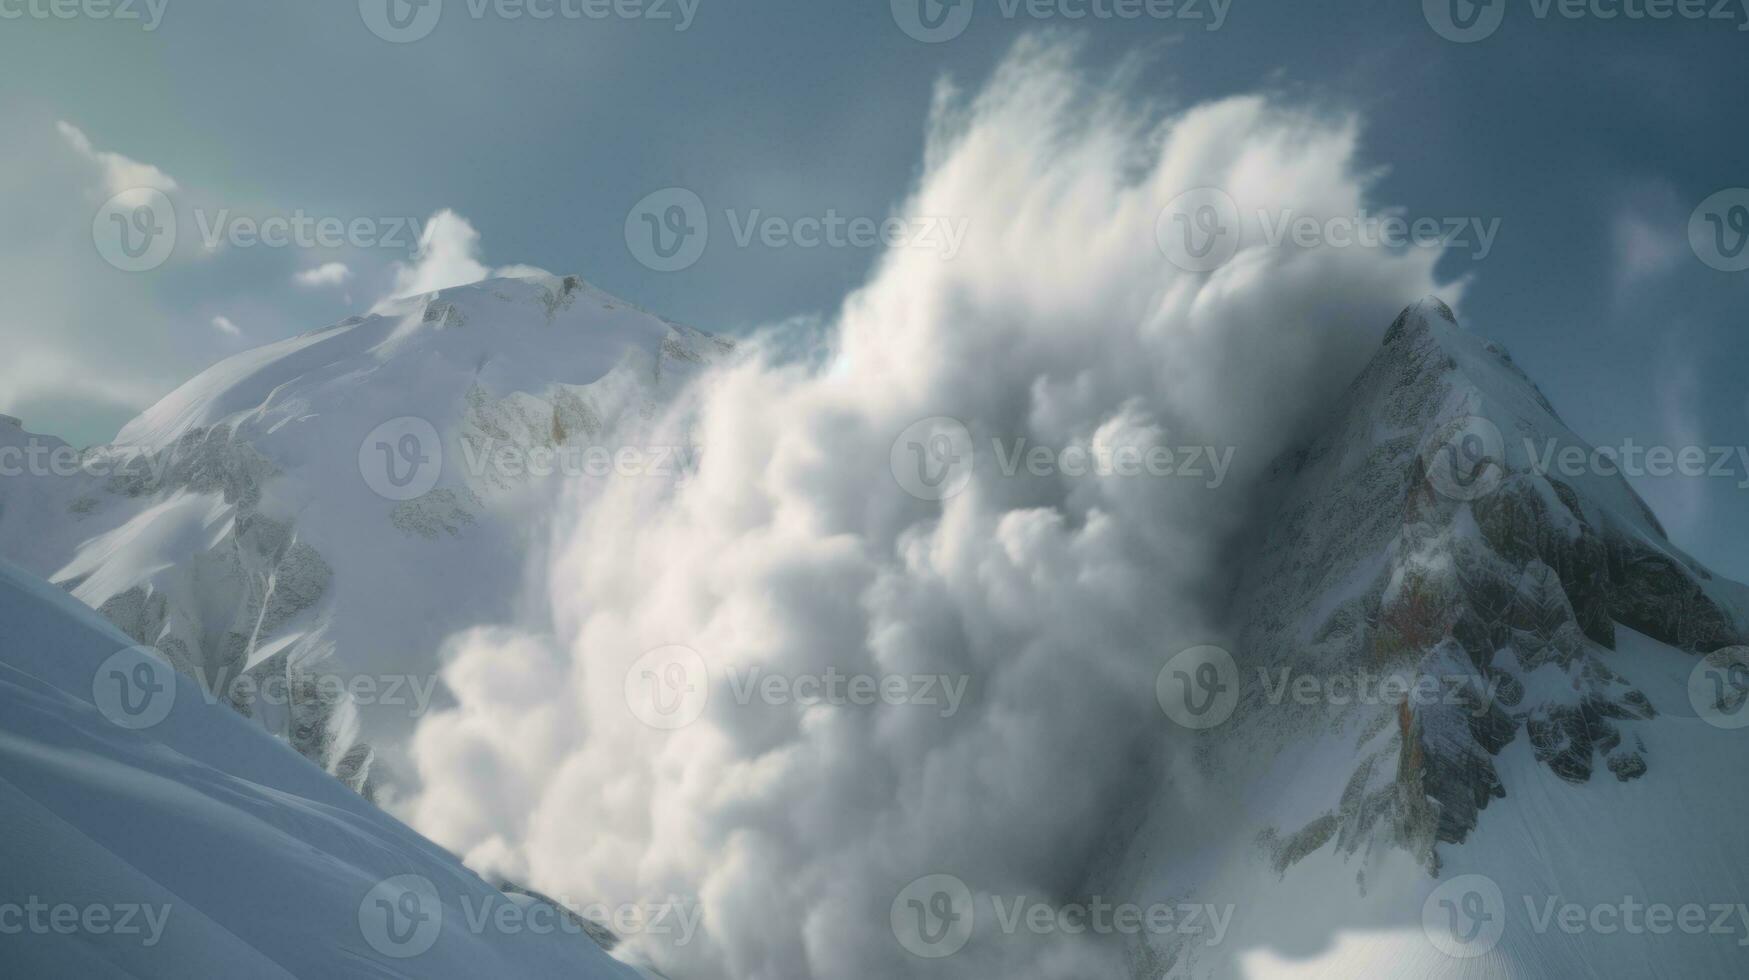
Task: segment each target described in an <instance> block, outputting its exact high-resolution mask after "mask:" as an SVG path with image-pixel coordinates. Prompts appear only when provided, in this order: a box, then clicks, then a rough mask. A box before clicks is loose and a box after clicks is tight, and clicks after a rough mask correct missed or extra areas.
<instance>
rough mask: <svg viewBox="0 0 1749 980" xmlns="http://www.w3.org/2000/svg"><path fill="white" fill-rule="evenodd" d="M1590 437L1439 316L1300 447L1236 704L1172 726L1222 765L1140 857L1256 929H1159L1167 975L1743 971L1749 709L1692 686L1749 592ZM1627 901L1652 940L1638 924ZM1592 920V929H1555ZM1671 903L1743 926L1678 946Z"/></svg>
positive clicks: (1375, 366) (1423, 318)
mask: <svg viewBox="0 0 1749 980" xmlns="http://www.w3.org/2000/svg"><path fill="white" fill-rule="evenodd" d="M1565 447H1582V448H1585V449H1587V450H1588V449H1589V447H1586V446H1585V444H1584V442H1583V441H1582V440H1580V439H1579V437H1578V436H1576V435H1575V434H1574V433H1573V432H1572V431H1571V430H1569V429H1568V428H1567V426H1566V425H1565V424H1564V423H1562V422H1561V421H1560V419H1559V418H1558V416H1557V415H1556V414H1555V411H1554V409H1553V408H1552V407H1551V406H1550V405H1549V404H1548V402H1547V400H1546V399H1545V398H1544V397H1543V396H1542V394H1541V393H1540V392H1538V391H1537V389H1536V386H1535V385H1534V384H1533V383H1532V382H1531V381H1530V379H1529V378H1528V377H1526V376H1525V375H1524V374H1523V372H1522V371H1521V370H1519V368H1518V367H1517V366H1516V365H1514V364H1513V363H1512V361H1511V359H1510V358H1509V357H1508V356H1507V355H1506V354H1505V352H1504V351H1502V350H1501V349H1500V348H1499V347H1498V346H1497V345H1494V344H1491V343H1488V342H1486V341H1483V340H1482V339H1480V338H1478V337H1476V336H1475V335H1473V334H1470V333H1468V332H1466V331H1464V330H1463V329H1462V328H1461V327H1459V326H1458V325H1457V323H1456V322H1455V319H1454V317H1453V315H1452V313H1451V311H1450V310H1449V309H1448V308H1447V307H1446V306H1445V305H1444V304H1443V303H1441V302H1439V301H1438V300H1428V301H1425V302H1423V303H1421V304H1418V305H1417V306H1415V307H1412V308H1410V309H1409V310H1407V311H1405V312H1404V314H1403V315H1402V316H1401V317H1400V318H1399V319H1398V320H1397V322H1396V323H1395V324H1394V325H1393V327H1392V328H1391V330H1390V331H1389V333H1388V335H1387V337H1386V339H1385V341H1384V344H1383V347H1382V349H1381V350H1380V351H1379V353H1378V354H1377V355H1376V356H1375V358H1374V360H1373V361H1372V362H1371V363H1370V365H1369V366H1368V367H1367V368H1366V370H1365V371H1364V372H1363V373H1362V374H1361V375H1360V377H1359V378H1357V379H1356V381H1355V382H1354V384H1353V386H1352V387H1351V388H1350V390H1349V391H1348V393H1347V395H1346V396H1345V399H1344V401H1343V402H1342V403H1341V404H1340V405H1339V407H1338V409H1337V411H1336V412H1335V414H1334V417H1333V418H1332V419H1331V420H1330V423H1329V425H1328V427H1327V428H1326V429H1325V431H1324V434H1323V435H1322V436H1321V437H1320V438H1318V439H1317V440H1315V441H1314V442H1313V443H1311V444H1310V445H1309V446H1307V447H1305V448H1304V449H1303V450H1302V451H1300V452H1297V453H1295V454H1293V455H1292V456H1291V457H1290V458H1287V459H1284V460H1282V461H1281V463H1280V465H1279V466H1278V469H1277V473H1276V480H1275V483H1274V488H1273V489H1274V496H1273V501H1272V507H1271V511H1270V513H1269V514H1268V515H1267V517H1266V519H1265V520H1264V521H1263V522H1262V526H1261V527H1260V530H1259V533H1258V540H1257V542H1256V545H1255V547H1254V549H1253V553H1252V554H1251V555H1250V557H1249V558H1248V559H1247V561H1246V564H1245V568H1246V572H1245V575H1244V578H1243V581H1242V584H1241V587H1240V588H1239V590H1238V593H1237V595H1236V596H1235V600H1234V620H1235V623H1236V627H1235V633H1236V635H1237V636H1238V642H1237V644H1236V645H1235V647H1234V649H1233V650H1232V651H1231V659H1230V661H1228V662H1227V663H1216V666H1217V667H1218V668H1219V671H1217V673H1219V674H1220V678H1221V680H1223V681H1225V682H1228V683H1230V684H1232V685H1233V686H1234V687H1235V688H1236V692H1237V699H1236V701H1233V702H1228V704H1230V706H1231V714H1230V716H1228V717H1225V718H1224V719H1219V723H1218V724H1212V725H1210V726H1209V727H1207V728H1206V729H1205V730H1199V731H1186V730H1182V729H1181V730H1177V731H1175V732H1173V733H1172V735H1171V737H1173V738H1177V739H1183V740H1186V741H1187V742H1189V743H1191V744H1192V745H1193V746H1194V750H1195V751H1194V753H1193V758H1194V760H1195V763H1194V764H1193V765H1191V766H1189V767H1188V768H1186V769H1185V770H1184V771H1182V772H1179V773H1177V774H1175V778H1174V779H1173V780H1171V781H1170V783H1169V784H1168V785H1166V786H1163V787H1162V790H1161V793H1160V797H1159V800H1158V801H1157V802H1156V804H1155V805H1154V806H1153V808H1152V809H1151V810H1149V811H1148V812H1147V813H1146V814H1145V815H1144V817H1143V818H1142V821H1143V826H1142V828H1141V830H1140V831H1139V832H1138V833H1137V834H1136V835H1135V836H1134V838H1133V840H1134V843H1133V844H1132V845H1130V847H1129V848H1128V850H1127V851H1126V852H1125V853H1124V854H1123V856H1122V857H1121V858H1120V859H1119V860H1117V861H1115V862H1114V864H1115V870H1113V871H1112V872H1111V879H1112V882H1113V883H1114V884H1115V885H1116V887H1117V888H1118V889H1119V890H1121V891H1124V892H1128V893H1130V894H1136V895H1140V896H1142V901H1144V902H1153V901H1162V900H1169V899H1181V898H1182V897H1183V896H1186V895H1189V896H1192V898H1193V900H1194V901H1197V902H1206V903H1211V904H1216V905H1227V904H1230V905H1232V907H1233V909H1234V925H1233V927H1232V929H1231V931H1230V933H1229V934H1228V936H1227V937H1226V938H1225V939H1224V940H1223V942H1222V943H1221V944H1220V946H1219V947H1218V948H1211V947H1209V946H1208V945H1206V944H1204V943H1201V942H1199V941H1196V940H1195V939H1191V938H1187V937H1183V936H1172V937H1166V938H1160V937H1156V940H1155V941H1153V942H1149V943H1145V944H1139V945H1138V963H1139V964H1141V965H1140V966H1138V968H1137V971H1136V972H1137V975H1138V976H1142V977H1151V976H1157V975H1162V974H1163V973H1164V972H1165V971H1167V970H1168V969H1180V970H1185V971H1186V972H1188V974H1190V975H1196V976H1240V975H1244V976H1365V975H1415V976H1421V975H1432V976H1491V977H1499V976H1510V977H1545V976H1574V977H1581V976H1601V977H1647V976H1668V977H1687V976H1727V975H1736V974H1740V973H1741V972H1742V970H1743V968H1744V965H1745V964H1746V963H1749V910H1745V909H1742V906H1741V904H1740V903H1743V902H1745V900H1746V899H1749V872H1746V871H1745V870H1744V869H1746V868H1749V828H1746V827H1745V826H1744V824H1743V821H1742V820H1741V814H1742V813H1743V812H1745V811H1744V806H1745V804H1749V786H1746V785H1745V782H1744V781H1743V780H1742V779H1741V778H1740V774H1741V772H1742V768H1743V764H1744V762H1745V761H1746V760H1749V743H1745V741H1744V736H1743V733H1742V732H1741V731H1735V730H1732V729H1731V728H1730V727H1728V726H1729V724H1730V719H1732V718H1734V717H1736V715H1735V712H1749V709H1743V708H1742V701H1743V698H1744V695H1745V691H1744V690H1743V689H1742V686H1741V685H1738V687H1737V688H1736V689H1734V690H1733V689H1731V688H1730V687H1729V686H1727V687H1726V688H1724V689H1721V692H1720V693H1719V694H1718V698H1719V699H1720V700H1719V701H1718V703H1716V704H1715V703H1709V702H1708V701H1707V697H1708V695H1705V686H1704V682H1696V683H1694V684H1693V685H1691V679H1692V678H1696V677H1701V678H1704V677H1705V676H1706V675H1705V673H1704V670H1703V665H1706V664H1710V665H1711V666H1714V667H1717V668H1719V670H1718V671H1717V673H1718V674H1719V676H1726V677H1729V676H1741V675H1740V673H1739V674H1737V675H1732V674H1730V668H1731V666H1732V665H1733V664H1746V665H1749V649H1744V648H1742V647H1741V646H1739V645H1740V644H1743V643H1744V642H1745V636H1746V635H1749V631H1746V630H1745V623H1746V619H1745V610H1744V607H1743V605H1742V595H1743V590H1742V587H1741V586H1738V585H1736V584H1734V583H1729V582H1725V581H1723V580H1720V579H1718V578H1716V577H1715V576H1713V575H1712V574H1711V573H1710V572H1708V571H1707V570H1706V569H1704V568H1702V567H1701V566H1700V565H1698V564H1697V563H1696V562H1695V561H1694V560H1693V559H1691V558H1689V557H1688V556H1687V555H1685V554H1683V553H1682V552H1681V551H1680V550H1678V549H1677V548H1676V547H1675V546H1674V545H1672V544H1671V543H1670V542H1669V540H1668V539H1667V538H1666V536H1665V534H1664V531H1663V529H1662V528H1661V527H1660V526H1659V524H1658V522H1657V520H1656V518H1655V517H1654V516H1653V515H1652V513H1651V512H1650V510H1649V509H1648V508H1647V507H1646V506H1645V504H1644V503H1642V502H1641V500H1640V499H1639V497H1638V496H1637V495H1635V494H1634V492H1633V491H1632V489H1631V488H1629V486H1628V485H1627V484H1626V482H1625V481H1623V480H1622V479H1621V478H1620V477H1619V476H1616V475H1614V474H1612V473H1610V472H1607V468H1602V467H1599V468H1591V469H1590V471H1583V470H1586V469H1587V468H1584V467H1582V468H1581V470H1582V471H1574V472H1568V471H1566V470H1561V471H1560V472H1556V471H1554V470H1552V469H1551V468H1549V467H1547V466H1544V465H1543V460H1545V459H1547V458H1548V456H1547V454H1548V453H1549V452H1550V451H1551V449H1552V451H1553V452H1555V453H1559V451H1560V450H1561V449H1562V448H1565ZM1210 676H1211V677H1212V676H1215V674H1211V675H1210ZM1386 679H1390V681H1389V682H1387V680H1386ZM1392 683H1394V684H1395V686H1394V687H1393V686H1391V685H1392ZM1211 690H1212V687H1211ZM1162 697H1163V699H1164V698H1166V697H1167V695H1166V694H1164V693H1163V694H1162ZM1210 703H1213V702H1210ZM1211 720H1215V719H1211ZM1745 720H1746V721H1749V714H1746V715H1745ZM1624 900H1625V902H1626V903H1627V904H1630V905H1631V904H1633V903H1638V905H1639V906H1640V909H1641V910H1640V912H1639V913H1638V914H1639V920H1638V921H1639V922H1640V927H1639V928H1638V929H1630V928H1628V927H1627V926H1626V925H1625V923H1624V918H1623V916H1622V915H1621V914H1619V913H1612V912H1610V911H1607V910H1608V909H1610V908H1618V907H1621V906H1623V904H1624ZM1448 902H1451V903H1456V904H1455V905H1448V904H1444V903H1448ZM1569 904H1571V905H1573V906H1576V907H1578V908H1580V909H1582V910H1583V913H1584V915H1585V916H1586V920H1585V922H1584V923H1582V924H1581V926H1580V927H1579V928H1578V929H1577V930H1571V931H1570V930H1569V929H1568V928H1567V927H1566V926H1564V925H1563V924H1562V923H1561V922H1560V921H1559V920H1551V919H1549V918H1548V915H1547V914H1546V913H1547V912H1548V911H1549V910H1550V909H1551V908H1553V909H1557V910H1559V909H1565V908H1566V907H1567V906H1568V905H1569ZM1648 905H1660V906H1667V907H1670V908H1671V909H1672V910H1673V911H1679V910H1680V909H1682V908H1683V907H1684V906H1688V905H1699V906H1702V907H1705V908H1708V909H1711V910H1712V912H1713V913H1716V912H1719V911H1721V910H1722V911H1723V912H1724V913H1725V915H1724V918H1723V920H1722V921H1723V925H1722V927H1721V928H1707V929H1703V930H1701V931H1700V932H1699V933H1696V932H1694V931H1692V930H1691V929H1687V928H1678V927H1675V926H1671V925H1669V924H1666V927H1665V928H1664V929H1663V931H1662V932H1661V933H1651V932H1648V931H1647V929H1646V928H1645V912H1644V908H1645V907H1646V906H1648ZM1715 906H1718V907H1720V908H1714V907H1715ZM1600 908H1601V909H1605V911H1603V912H1601V913H1598V914H1597V916H1596V917H1595V918H1593V917H1592V913H1593V910H1596V909H1600ZM1470 912H1475V913H1477V915H1475V916H1473V917H1471V916H1469V915H1468V913H1470ZM1569 914H1575V913H1569ZM1695 914H1698V913H1695ZM1713 920H1714V915H1713V914H1711V913H1709V914H1708V915H1707V925H1708V926H1709V927H1710V926H1711V925H1712V923H1713ZM1472 926H1474V927H1475V928H1474V929H1472V928H1471V927H1472ZM1495 927H1498V928H1499V930H1500V931H1490V930H1491V929H1494V928H1495ZM1453 930H1456V931H1455V932H1454V931H1453Z"/></svg>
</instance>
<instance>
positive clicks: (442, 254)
mask: <svg viewBox="0 0 1749 980" xmlns="http://www.w3.org/2000/svg"><path fill="white" fill-rule="evenodd" d="M479 256H480V233H479V232H478V231H475V230H474V226H473V225H472V224H470V223H469V222H468V219H466V218H464V217H462V216H461V215H459V214H456V213H455V212H454V211H451V210H449V209H448V208H445V209H443V210H442V211H439V212H437V213H436V214H434V215H432V216H431V217H430V219H428V220H427V221H426V222H425V230H424V231H423V232H422V233H421V234H420V236H419V256H418V258H417V259H416V260H414V262H413V263H412V264H411V265H407V264H397V266H396V268H395V285H394V289H393V291H392V292H391V293H390V298H394V297H400V296H416V295H419V294H421V293H431V292H436V291H437V290H439V289H448V288H449V287H451V286H465V285H467V284H468V283H472V282H479V281H480V280H482V279H485V278H487V277H488V276H490V275H491V270H490V269H488V268H487V267H486V266H485V265H484V264H482V263H481V262H480V258H479Z"/></svg>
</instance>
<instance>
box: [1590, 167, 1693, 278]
mask: <svg viewBox="0 0 1749 980" xmlns="http://www.w3.org/2000/svg"><path fill="white" fill-rule="evenodd" d="M1686 234H1687V213H1686V212H1685V210H1684V209H1683V207H1682V205H1681V203H1680V201H1679V199H1678V196H1677V194H1676V191H1675V188H1673V187H1671V186H1670V185H1668V184H1663V183H1657V184H1647V185H1644V186H1639V187H1635V188H1632V189H1630V191H1629V192H1628V193H1627V194H1626V195H1624V199H1623V201H1622V202H1621V204H1620V205H1619V206H1618V207H1617V209H1616V212H1615V215H1614V217H1613V218H1612V219H1611V220H1610V243H1611V245H1612V246H1613V247H1614V252H1615V255H1614V260H1615V275H1614V277H1613V280H1614V282H1615V294H1616V300H1617V302H1620V301H1621V300H1623V299H1625V298H1626V297H1627V295H1628V294H1629V293H1630V292H1632V291H1633V290H1634V289H1636V288H1637V287H1640V286H1643V285H1646V284H1648V283H1651V282H1655V281H1656V280H1659V279H1662V278H1664V277H1665V276H1666V275H1668V274H1670V273H1671V272H1672V271H1674V270H1675V269H1676V266H1677V264H1678V263H1680V262H1681V261H1682V260H1683V258H1684V257H1685V256H1688V255H1689V254H1690V253H1689V248H1688V239H1687V237H1686Z"/></svg>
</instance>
